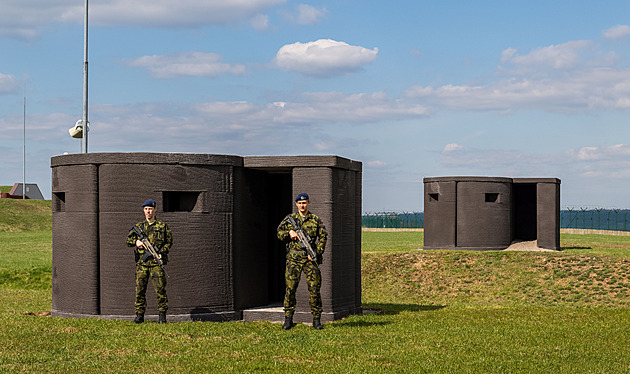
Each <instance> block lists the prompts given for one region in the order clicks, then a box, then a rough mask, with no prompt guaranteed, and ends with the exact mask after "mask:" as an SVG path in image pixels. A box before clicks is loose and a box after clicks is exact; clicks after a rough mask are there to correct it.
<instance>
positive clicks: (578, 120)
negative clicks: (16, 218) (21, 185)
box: [0, 0, 630, 212]
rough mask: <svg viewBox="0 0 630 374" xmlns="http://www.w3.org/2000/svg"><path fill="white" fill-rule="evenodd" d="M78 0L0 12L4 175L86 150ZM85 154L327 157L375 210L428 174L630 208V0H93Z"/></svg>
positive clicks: (46, 169) (418, 190)
mask: <svg viewBox="0 0 630 374" xmlns="http://www.w3.org/2000/svg"><path fill="white" fill-rule="evenodd" d="M83 14H84V1H82V0H4V1H2V2H0V51H2V52H1V55H0V56H1V57H0V130H1V131H0V152H1V154H2V155H3V160H2V163H1V164H0V184H2V185H11V184H13V183H15V182H20V181H22V166H23V162H22V154H23V102H24V97H26V102H27V105H26V107H27V116H26V123H27V125H26V150H27V157H26V169H27V170H26V179H27V182H28V183H38V184H39V186H40V188H41V189H42V192H43V193H44V196H45V197H46V198H50V196H51V193H50V158H51V157H52V156H54V155H59V154H63V153H65V152H67V153H79V152H80V151H81V144H80V140H78V139H73V138H71V137H70V136H69V134H68V129H69V128H70V127H72V126H73V125H74V123H75V122H76V121H77V120H78V119H80V118H81V114H82V88H83V87H82V73H83V70H82V69H83ZM89 25H90V27H89V119H90V123H91V131H90V137H89V152H140V151H142V152H147V151H148V152H194V153H216V154H234V155H316V154H334V155H340V156H343V157H348V158H351V159H355V160H359V161H362V162H363V211H364V212H377V211H422V210H423V200H422V193H423V185H422V178H424V177H433V176H457V175H462V176H464V175H480V176H503V177H556V178H560V179H561V180H562V184H561V204H562V206H563V207H566V206H575V207H618V208H630V194H629V193H628V192H627V189H628V186H629V185H630V140H629V139H630V127H629V126H628V115H629V114H630V2H628V1H609V0H602V1H597V2H595V1H576V0H573V1H563V0H559V1H553V2H551V1H475V2H472V1H418V0H413V1H403V0H401V1H396V2H390V1H365V0H363V1H355V0H337V1H316V2H294V1H288V0H239V1H218V0H204V1H201V0H179V1H176V2H175V1H164V0H160V1H156V0H150V1H149V0H125V1H123V0H98V1H97V0H92V1H91V2H90V18H89Z"/></svg>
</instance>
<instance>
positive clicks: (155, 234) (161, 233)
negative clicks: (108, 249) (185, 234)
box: [127, 199, 173, 323]
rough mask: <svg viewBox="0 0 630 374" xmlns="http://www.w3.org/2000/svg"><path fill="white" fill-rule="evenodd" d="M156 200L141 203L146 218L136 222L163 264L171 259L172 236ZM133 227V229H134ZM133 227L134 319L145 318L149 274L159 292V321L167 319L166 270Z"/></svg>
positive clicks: (136, 320) (130, 243) (131, 237)
mask: <svg viewBox="0 0 630 374" xmlns="http://www.w3.org/2000/svg"><path fill="white" fill-rule="evenodd" d="M156 205H157V203H156V202H155V200H152V199H149V200H147V201H145V202H144V203H143V204H142V209H143V210H144V217H145V218H146V219H145V220H144V221H141V222H138V223H136V225H135V226H136V227H138V228H139V229H140V231H141V232H142V233H144V235H145V236H146V237H147V238H148V240H149V242H151V244H152V245H153V247H154V248H155V249H156V250H157V251H158V253H159V254H158V257H160V259H161V260H162V262H163V263H164V265H166V263H167V262H168V251H169V249H170V248H171V245H172V244H173V236H172V235H171V231H170V230H169V229H168V226H167V225H166V223H164V222H162V221H160V220H159V219H157V218H155V210H156V209H155V208H156ZM132 230H133V229H132ZM132 230H130V231H129V235H128V236H127V246H128V247H135V248H136V249H135V255H136V303H135V309H136V318H135V319H134V322H135V323H142V322H144V312H145V310H146V305H147V299H146V293H147V284H148V283H149V278H151V282H152V283H153V288H154V289H155V293H156V295H157V302H158V311H159V318H158V322H159V323H166V311H167V310H168V298H167V296H166V274H165V273H164V270H163V269H162V268H161V267H160V266H158V263H157V262H156V261H155V259H154V258H153V256H150V255H149V256H145V251H146V248H145V247H144V244H142V241H141V240H140V236H139V235H138V234H137V233H135V232H134V231H132Z"/></svg>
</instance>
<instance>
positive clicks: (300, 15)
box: [285, 4, 328, 25]
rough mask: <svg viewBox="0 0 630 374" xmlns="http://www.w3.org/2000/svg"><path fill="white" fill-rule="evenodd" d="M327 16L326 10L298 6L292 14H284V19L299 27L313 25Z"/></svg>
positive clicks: (309, 6) (303, 5)
mask: <svg viewBox="0 0 630 374" xmlns="http://www.w3.org/2000/svg"><path fill="white" fill-rule="evenodd" d="M327 15H328V10H326V8H321V9H318V8H315V7H314V6H312V5H307V4H300V5H298V6H297V8H296V11H295V13H294V14H289V13H286V14H285V18H286V19H287V20H289V21H290V22H293V23H297V24H299V25H315V24H318V23H320V22H321V20H322V18H324V17H325V16H327Z"/></svg>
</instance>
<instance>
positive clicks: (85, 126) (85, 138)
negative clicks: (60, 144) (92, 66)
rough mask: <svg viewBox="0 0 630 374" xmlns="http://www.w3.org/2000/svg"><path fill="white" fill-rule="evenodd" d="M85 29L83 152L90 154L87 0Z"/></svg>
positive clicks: (86, 0)
mask: <svg viewBox="0 0 630 374" xmlns="http://www.w3.org/2000/svg"><path fill="white" fill-rule="evenodd" d="M83 28H84V30H83V32H84V36H83V122H82V123H83V137H82V139H81V152H82V153H88V0H85V21H84V23H83Z"/></svg>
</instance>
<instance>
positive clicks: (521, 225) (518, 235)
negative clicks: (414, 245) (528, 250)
mask: <svg viewBox="0 0 630 374" xmlns="http://www.w3.org/2000/svg"><path fill="white" fill-rule="evenodd" d="M423 182H424V249H470V250H505V249H509V248H510V247H511V246H513V245H516V244H518V243H521V247H522V243H524V242H531V243H533V246H534V247H535V248H537V249H548V250H560V179H557V178H506V177H431V178H424V180H423Z"/></svg>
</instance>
